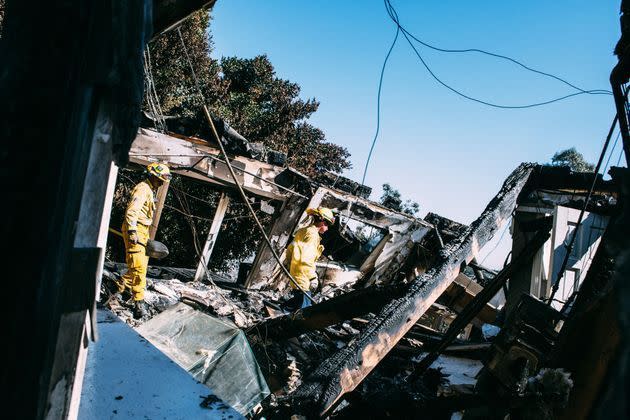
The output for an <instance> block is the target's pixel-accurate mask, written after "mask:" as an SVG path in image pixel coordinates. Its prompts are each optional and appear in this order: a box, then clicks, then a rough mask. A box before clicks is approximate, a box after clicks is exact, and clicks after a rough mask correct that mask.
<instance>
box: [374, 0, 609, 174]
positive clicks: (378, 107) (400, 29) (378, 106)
mask: <svg viewBox="0 0 630 420" xmlns="http://www.w3.org/2000/svg"><path fill="white" fill-rule="evenodd" d="M384 3H385V9H386V10H387V14H388V15H389V17H390V18H391V20H392V21H393V22H394V23H395V24H396V36H395V37H394V40H393V42H392V44H391V45H390V47H389V50H388V51H387V54H386V56H385V60H384V61H383V66H382V67H381V74H380V78H379V83H378V94H377V101H376V131H375V133H374V138H373V139H372V144H371V146H370V151H369V153H368V157H367V159H366V162H365V168H364V169H363V177H362V179H361V184H365V178H366V175H367V170H368V167H369V165H370V161H371V159H372V152H373V151H374V147H375V145H376V141H377V139H378V135H379V133H380V123H381V90H382V87H383V75H384V74H385V68H386V67H387V62H388V60H389V57H390V55H391V53H392V50H393V49H394V46H395V45H396V42H397V41H398V36H399V35H400V33H401V32H402V33H403V36H404V37H405V39H406V40H407V42H408V43H409V45H410V46H411V48H412V49H413V50H414V52H415V54H416V55H417V57H418V58H419V59H420V62H421V63H422V64H423V65H424V67H425V68H426V69H427V71H428V72H429V74H430V75H431V76H432V77H433V78H434V79H435V80H436V81H437V82H438V83H439V84H441V85H442V86H444V87H445V88H447V89H449V90H450V91H452V92H453V93H455V94H456V95H459V96H461V97H463V98H465V99H468V100H470V101H474V102H477V103H480V104H483V105H486V106H490V107H493V108H501V109H525V108H533V107H538V106H543V105H549V104H552V103H554V102H559V101H562V100H565V99H569V98H572V97H574V96H578V95H584V94H587V95H612V92H611V91H609V90H604V89H593V90H585V89H582V88H580V87H578V86H576V85H574V84H572V83H570V82H568V81H567V80H565V79H563V78H562V77H559V76H556V75H554V74H551V73H547V72H544V71H541V70H536V69H534V68H532V67H530V66H528V65H526V64H524V63H523V62H521V61H519V60H516V59H514V58H512V57H508V56H506V55H502V54H497V53H493V52H490V51H486V50H482V49H479V48H466V49H448V48H441V47H437V46H435V45H432V44H429V43H427V42H425V41H422V40H421V39H420V38H418V37H417V36H415V35H414V34H412V33H411V32H409V31H407V29H405V27H404V26H402V25H401V23H400V19H399V17H398V13H397V12H396V9H394V7H393V6H392V4H391V1H390V0H384ZM410 38H411V39H410ZM412 39H413V40H414V41H416V42H417V43H419V44H421V45H423V46H425V47H427V48H430V49H432V50H435V51H439V52H444V53H456V54H462V53H479V54H484V55H488V56H491V57H494V58H500V59H503V60H507V61H509V62H512V63H514V64H516V65H518V66H520V67H522V68H524V69H525V70H527V71H530V72H533V73H536V74H540V75H542V76H546V77H550V78H552V79H555V80H557V81H559V82H561V83H564V84H565V85H567V86H569V87H571V88H573V89H575V90H577V91H578V92H576V93H573V94H568V95H565V96H561V97H558V98H554V99H550V100H548V101H542V102H537V103H532V104H526V105H502V104H495V103H492V102H488V101H484V100H481V99H477V98H474V97H472V96H469V95H466V94H465V93H463V92H460V91H459V90H457V89H455V88H453V87H452V86H450V85H448V84H446V83H445V82H443V81H442V80H441V79H440V78H439V77H438V76H437V75H436V74H435V73H434V72H433V71H432V70H431V68H430V67H429V66H428V64H427V63H426V61H425V60H424V59H423V58H422V56H421V54H420V52H419V51H418V50H417V49H416V47H415V46H414V44H413V42H412V41H411V40H412Z"/></svg>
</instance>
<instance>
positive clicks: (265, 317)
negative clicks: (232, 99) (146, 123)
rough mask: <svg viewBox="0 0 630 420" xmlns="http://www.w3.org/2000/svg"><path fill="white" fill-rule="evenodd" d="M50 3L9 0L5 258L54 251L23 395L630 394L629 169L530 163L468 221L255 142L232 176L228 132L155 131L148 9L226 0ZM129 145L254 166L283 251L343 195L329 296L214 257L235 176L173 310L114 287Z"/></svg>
mask: <svg viewBox="0 0 630 420" xmlns="http://www.w3.org/2000/svg"><path fill="white" fill-rule="evenodd" d="M53 3H54V2H41V3H40V4H38V5H37V6H38V7H33V5H32V4H31V3H28V2H19V1H17V2H11V3H10V4H9V6H8V8H7V19H6V26H5V28H4V30H3V33H2V48H3V52H5V53H6V54H5V55H4V56H3V58H4V59H3V62H2V66H3V77H2V79H1V80H0V85H1V89H2V91H3V93H5V95H4V97H5V98H7V100H6V101H3V102H2V104H3V108H2V109H3V112H2V114H3V116H4V118H5V124H4V125H3V127H2V133H3V135H4V138H6V139H11V141H5V142H4V144H3V146H4V147H3V154H2V156H3V157H4V163H5V167H4V173H5V178H6V179H8V178H17V177H19V178H20V180H21V182H22V184H23V185H25V186H26V187H24V188H23V187H21V186H18V187H12V188H8V189H7V191H5V201H6V202H7V203H10V205H7V206H5V207H4V210H5V212H6V215H5V217H4V218H3V220H5V223H4V225H3V226H4V228H5V229H4V231H3V233H5V237H7V238H11V240H12V241H13V245H14V246H13V247H10V249H8V250H7V252H6V253H5V259H6V261H9V262H19V261H21V260H23V259H24V252H25V251H24V250H29V251H30V252H31V253H32V254H33V255H37V256H38V258H34V259H32V260H31V261H29V263H28V264H21V265H20V272H19V273H18V275H16V276H15V278H16V279H19V281H7V282H6V283H7V284H6V286H7V289H6V290H5V294H6V296H9V297H11V298H9V299H6V300H5V305H6V311H7V313H9V314H11V316H12V322H10V323H8V325H7V328H6V329H5V333H6V334H5V340H6V341H7V343H10V345H7V346H6V350H7V353H8V355H7V357H6V359H5V361H6V363H5V373H4V374H3V383H4V385H5V390H6V394H5V395H6V398H7V401H8V402H9V406H11V407H18V408H19V409H20V410H21V412H20V414H21V415H22V416H23V417H25V418H44V417H47V418H76V417H77V415H78V414H79V413H81V415H82V418H102V417H105V416H112V417H114V416H116V415H118V414H120V415H121V416H127V417H131V416H133V415H136V416H137V415H138V414H139V413H141V415H144V416H147V417H152V418H159V417H171V418H172V417H193V418H197V417H209V418H238V417H239V416H245V415H247V416H250V417H261V416H264V417H265V418H274V417H275V418H287V417H288V416H290V415H293V414H302V415H306V416H311V417H325V416H331V417H344V416H345V417H353V416H354V417H356V415H369V416H373V417H377V416H381V417H384V416H396V417H399V418H404V417H416V416H420V415H424V416H428V417H436V418H437V417H438V416H444V417H446V418H448V417H450V415H451V413H453V412H464V415H465V416H466V417H478V418H491V417H497V418H504V417H505V415H506V413H509V414H510V416H512V415H513V416H514V417H523V418H525V417H528V418H531V417H538V418H571V419H573V418H587V417H591V418H623V417H626V416H627V413H628V408H627V402H626V401H627V398H626V395H627V371H628V360H629V358H628V350H629V348H630V347H629V346H628V336H629V334H628V319H629V317H628V308H629V307H630V306H629V305H628V297H629V296H630V293H629V291H630V288H628V284H627V281H626V280H627V275H628V272H629V271H630V267H629V261H630V259H629V258H628V256H629V253H630V243H629V240H628V239H629V238H630V232H629V226H630V219H629V217H628V192H629V191H630V189H629V188H628V187H629V186H630V177H629V175H628V170H627V169H625V168H613V170H611V172H610V174H611V178H612V180H611V181H604V180H602V179H601V178H600V176H599V175H594V174H574V173H571V172H568V171H567V170H565V169H562V168H546V167H539V166H536V165H531V164H523V165H521V166H519V167H518V168H517V169H516V170H515V171H514V172H513V173H512V174H511V175H510V176H509V177H508V179H507V180H506V181H505V183H504V184H503V186H502V188H501V190H500V191H499V192H498V194H497V195H496V196H495V197H494V198H493V199H492V200H491V201H490V202H489V203H488V206H487V207H486V209H485V210H484V211H483V213H482V214H481V215H480V216H479V217H478V218H477V219H476V220H475V221H474V222H473V223H471V224H470V225H469V226H462V225H458V224H457V223H453V222H451V221H448V220H445V219H443V218H440V217H439V216H438V215H427V216H426V217H424V218H423V219H419V218H412V217H409V216H408V215H404V214H400V213H397V212H392V211H390V210H388V209H385V208H383V207H382V206H379V205H377V204H375V203H371V202H369V200H367V199H366V194H365V190H364V189H363V187H362V186H358V187H357V185H355V184H353V183H352V182H347V181H345V180H341V182H339V180H338V179H336V177H330V179H329V182H324V181H323V180H315V181H316V183H315V184H313V182H312V180H308V179H306V178H305V177H304V176H303V175H301V174H299V173H297V172H295V171H293V170H291V169H289V168H285V167H284V165H283V162H282V157H281V156H278V155H274V154H273V153H272V154H265V153H263V152H261V151H260V150H259V149H257V148H256V146H251V145H248V144H247V143H240V146H238V147H237V146H235V148H234V149H233V150H230V157H229V159H230V160H231V163H232V165H233V166H234V168H235V169H236V174H237V176H236V177H234V178H236V179H234V178H232V177H231V174H228V172H229V171H226V169H227V168H226V166H227V165H226V160H225V159H224V157H223V156H222V155H221V154H219V151H218V149H217V147H216V146H217V145H216V144H214V145H213V143H212V141H208V140H203V139H194V138H190V137H181V136H178V135H176V134H172V133H170V134H168V135H165V134H163V133H157V132H155V131H151V130H148V129H141V130H140V132H139V135H136V134H137V129H138V121H137V118H136V115H137V114H139V108H140V102H141V98H142V82H141V81H142V64H141V61H142V60H141V57H142V53H143V49H144V45H145V43H146V41H147V39H148V38H150V36H151V34H150V31H149V30H148V28H149V27H150V26H153V28H154V31H153V32H154V33H155V34H159V33H161V32H162V31H165V30H166V29H168V28H172V27H174V25H177V24H178V23H179V22H181V20H182V19H184V18H185V17H186V16H187V15H188V14H190V13H191V12H192V11H193V10H195V9H197V8H199V7H201V6H203V5H205V4H208V3H214V2H208V1H205V0H204V1H192V2H169V1H160V0H157V1H153V2H149V1H145V2H127V3H125V4H123V3H120V2H114V3H111V4H109V5H108V4H105V3H95V4H87V3H85V2H75V1H70V2H65V3H64V4H63V5H61V6H59V5H58V4H53ZM110 6H111V7H110ZM114 6H115V7H114ZM151 6H153V12H154V13H149V12H150V11H151V9H152V8H151ZM628 10H630V9H629V8H628V5H627V1H623V2H622V18H621V22H622V26H621V27H622V35H623V36H622V38H621V39H620V42H619V44H618V45H617V47H616V49H615V53H616V55H617V57H618V58H619V63H618V64H617V66H615V68H614V70H613V72H612V74H611V78H610V80H611V86H612V89H613V94H614V101H615V107H616V115H615V120H614V121H613V128H614V127H615V124H616V123H617V122H618V123H619V127H620V131H621V135H622V137H621V138H622V141H623V149H624V153H625V156H626V158H627V159H628V157H630V131H629V130H628V115H627V95H626V94H625V93H627V92H625V91H626V87H627V83H628V80H629V77H630V64H629V63H630V61H629V51H630V49H628V48H627V47H628V45H627V44H628V39H630V38H628V33H627V32H628V28H629V27H630V26H629V25H627V19H628V16H627V14H626V13H627V12H628ZM9 41H11V42H12V45H11V48H9V45H8V42H9ZM59 46H64V47H65V48H59ZM33 62H45V63H47V65H46V66H32V65H29V63H33ZM79 69H80V71H79ZM44 71H45V72H46V74H44ZM112 75H117V76H119V77H112ZM121 104H122V106H121ZM33 115H37V119H38V123H37V124H31V125H30V126H29V127H28V128H27V129H25V127H24V121H32V120H33ZM613 128H611V134H612V130H613ZM224 131H225V132H229V130H224ZM227 135H228V136H229V135H230V134H229V133H228V134H227ZM134 139H135V141H134ZM608 140H610V135H609V136H608ZM132 142H133V143H132ZM234 144H238V142H236V143H234ZM38 146H41V151H42V152H41V154H42V155H43V156H45V157H46V159H40V161H39V162H38V165H37V168H36V170H33V169H32V168H30V166H27V165H25V164H24V159H23V158H24V154H25V147H29V148H32V149H33V150H37V147H38ZM248 147H249V150H248ZM605 150H606V149H605V148H604V151H605ZM256 158H258V159H256ZM260 159H262V160H260ZM128 160H131V161H132V162H135V163H146V162H148V161H158V160H160V161H169V162H170V163H171V164H172V165H173V166H174V167H175V168H176V173H179V174H181V175H186V176H191V177H195V178H197V179H199V180H201V181H205V182H210V183H214V184H215V185H217V186H218V187H221V188H233V187H234V186H235V185H236V184H237V183H238V185H241V186H242V187H243V188H244V189H245V190H246V191H248V192H249V193H250V194H252V195H254V196H256V197H259V198H260V199H261V200H262V201H264V202H265V203H266V206H265V208H266V209H267V210H268V211H269V212H270V213H273V214H274V215H275V216H276V219H275V222H274V225H273V227H272V229H271V230H270V231H269V232H268V233H269V235H270V236H271V238H272V239H273V246H275V250H276V251H278V252H282V251H283V250H284V249H285V247H286V245H287V243H288V241H289V240H290V236H291V234H292V233H293V232H294V231H295V229H296V228H297V227H298V226H299V225H300V223H301V222H302V221H303V220H304V218H305V215H304V209H305V208H306V207H307V206H308V205H309V203H311V202H312V203H322V202H324V203H331V204H330V205H331V206H333V207H335V208H337V209H338V210H340V214H341V215H342V217H340V218H339V225H338V226H336V229H335V230H334V235H333V236H331V238H329V239H327V240H329V241H330V243H329V245H328V247H329V249H330V250H334V251H335V252H333V253H332V254H331V255H330V257H331V258H328V255H326V256H325V259H324V260H322V262H321V267H320V271H321V273H320V274H321V278H322V283H321V284H320V285H319V287H318V293H317V294H316V295H315V298H316V301H317V304H316V305H313V306H312V307H310V308H307V309H304V310H300V311H297V312H296V313H293V314H289V315H281V314H278V313H277V312H274V311H275V309H276V305H275V303H276V302H278V301H280V300H281V298H282V297H281V292H280V289H281V286H282V285H283V282H284V281H285V280H286V279H282V275H281V274H279V272H278V270H277V269H278V263H277V262H275V261H274V260H273V259H271V258H270V257H269V250H268V249H267V248H264V247H261V249H260V250H259V251H258V253H257V256H256V260H255V261H254V262H253V263H252V265H251V267H249V268H248V267H245V266H244V267H243V271H242V273H243V274H242V276H240V278H241V281H240V282H238V281H237V282H236V283H235V282H224V281H222V280H221V279H218V278H215V277H213V276H212V273H208V272H207V270H206V267H207V266H206V263H207V261H208V256H209V255H210V254H211V253H212V249H213V244H214V242H215V237H216V234H217V232H218V226H220V225H221V222H222V217H223V214H224V213H225V208H226V207H227V206H228V205H229V200H228V199H227V198H225V199H224V200H222V205H221V206H220V209H221V210H220V211H217V212H216V215H215V216H214V219H215V223H213V229H211V232H210V234H209V235H208V237H207V238H206V242H205V245H204V247H203V256H202V258H200V263H199V265H198V266H197V267H182V268H180V269H165V268H158V267H152V268H151V270H150V272H149V277H150V280H151V282H150V285H149V290H148V292H147V300H150V302H151V305H152V312H153V314H154V317H153V319H152V321H154V323H155V324H157V325H154V327H155V328H150V327H151V325H150V324H149V323H148V322H147V323H146V325H138V324H139V323H137V322H134V321H133V320H132V319H131V317H130V316H129V310H128V309H129V308H128V307H127V306H126V305H125V303H124V302H115V301H113V300H110V299H108V295H107V292H106V291H105V290H103V293H101V296H100V298H99V297H98V295H99V286H105V285H106V284H107V282H109V281H111V279H112V278H115V277H116V276H118V275H119V274H120V272H121V271H122V270H124V267H120V266H118V265H116V264H110V263H108V264H106V265H105V267H104V264H103V261H104V249H105V245H106V238H107V227H108V222H109V211H110V210H109V209H110V206H111V202H112V191H113V186H114V183H115V180H116V171H117V166H121V167H124V166H126V165H127V163H128ZM32 191H38V192H39V193H38V194H32ZM162 196H164V193H162ZM42 202H43V203H46V211H43V212H41V213H40V214H38V216H37V217H34V216H33V209H39V208H41V207H42ZM510 220H512V226H513V228H512V232H511V234H512V238H513V249H512V254H511V259H510V260H508V261H507V263H506V265H505V266H504V267H503V268H502V269H500V270H497V271H492V270H488V269H486V268H485V267H482V266H480V265H479V264H478V262H477V261H476V256H478V254H479V252H480V250H481V249H482V248H483V246H484V245H485V244H487V243H488V241H489V240H490V239H491V238H492V237H493V236H494V235H495V234H496V232H497V231H498V230H499V229H500V227H501V226H505V224H506V223H508V222H509V221H510ZM366 232H368V233H366ZM265 254H267V256H265ZM7 265H17V264H7ZM103 267H104V268H103ZM7 278H10V277H9V276H7ZM101 279H103V282H102V285H101ZM501 295H502V296H503V297H504V298H505V301H504V302H503V300H502V299H501V298H497V296H501ZM97 299H98V300H99V307H98V308H97V307H96V300H97ZM182 305H184V306H182ZM170 311H181V312H180V313H181V314H184V315H185V316H183V319H182V318H181V317H180V318H177V317H176V316H174V315H172V314H173V313H172V312H170ZM116 315H117V316H116ZM171 315H172V316H171ZM121 319H122V320H125V321H128V324H126V323H124V322H121ZM149 322H151V321H149ZM187 323H190V325H191V326H201V327H202V330H198V331H200V332H199V334H193V335H192V336H190V337H183V338H184V340H183V341H184V342H183V343H181V346H179V344H178V345H170V346H167V345H166V344H167V343H165V342H164V341H162V344H160V342H159V341H160V340H161V339H163V338H164V337H168V336H169V334H173V333H172V332H169V328H170V327H172V326H175V327H178V328H179V329H176V332H177V331H182V329H186V328H187V327H188V325H189V324H187ZM129 324H130V325H131V326H133V327H134V328H136V329H137V330H139V331H141V332H143V333H144V334H146V336H147V337H148V336H150V337H152V338H151V339H150V340H152V341H150V340H148V339H147V338H146V337H144V336H141V335H139V334H138V332H137V331H136V330H134V329H132V328H130V325H129ZM489 325H493V326H494V327H495V328H488V326H489ZM158 327H159V328H158ZM161 327H164V329H161ZM484 327H486V328H485V330H486V331H485V332H486V333H485V334H484ZM189 331H190V330H189ZM192 331H194V330H192ZM497 331H498V333H497ZM495 333H496V334H495ZM207 335H212V337H211V338H216V337H222V338H224V340H220V341H219V342H212V340H206V341H204V339H206V338H207V337H206V336H207ZM152 343H154V344H152ZM160 347H161V350H162V351H160V350H159V349H160ZM250 348H251V349H250ZM88 349H89V351H88ZM178 349H182V351H184V352H183V353H181V354H179V355H175V354H174V352H175V351H176V350H178ZM576 349H578V350H579V351H576ZM167 354H168V356H167ZM191 355H194V356H196V358H191V357H190V356H191ZM454 355H456V356H457V360H458V361H459V365H458V366H460V367H461V366H462V365H465V367H466V368H467V369H466V370H465V371H463V372H462V370H460V371H459V375H458V373H457V372H454V371H453V370H452V364H449V363H447V361H450V362H452V359H448V360H447V359H446V358H445V357H444V356H448V357H452V356H454ZM187 357H188V358H187ZM462 360H468V361H474V363H473V362H470V363H467V364H466V363H464V362H462ZM121 361H122V362H121ZM147 361H150V362H151V363H147ZM449 369H451V370H449ZM457 376H460V378H459V379H462V378H461V377H464V376H465V377H466V378H464V379H465V380H462V381H459V382H456V381H455V380H454V378H455V377H457ZM250 379H251V381H250ZM242 380H245V381H246V382H247V384H243V382H240V381H242ZM205 384H208V385H209V387H208V386H206V385H205ZM234 384H239V385H241V384H243V386H239V387H238V388H237V387H234V386H232V387H230V385H234ZM251 384H253V385H254V386H252V387H249V386H245V385H251ZM138 390H142V391H143V392H138ZM215 390H216V392H215ZM217 393H222V395H221V396H219V395H217ZM228 400H229V401H230V402H231V404H232V405H233V406H231V405H230V404H229V403H226V402H225V401H228ZM115 404H119V405H118V406H116V405H115ZM236 408H238V410H240V411H237V410H236ZM104 410H108V411H104Z"/></svg>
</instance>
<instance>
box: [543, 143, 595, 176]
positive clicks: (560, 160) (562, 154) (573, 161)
mask: <svg viewBox="0 0 630 420" xmlns="http://www.w3.org/2000/svg"><path fill="white" fill-rule="evenodd" d="M551 166H568V167H569V168H571V170H572V171H574V172H593V171H594V170H595V165H593V164H592V163H589V162H587V161H586V160H585V159H584V156H582V153H580V152H578V151H577V150H576V149H575V147H572V148H570V149H566V150H561V151H559V152H557V153H555V154H554V155H553V157H552V158H551Z"/></svg>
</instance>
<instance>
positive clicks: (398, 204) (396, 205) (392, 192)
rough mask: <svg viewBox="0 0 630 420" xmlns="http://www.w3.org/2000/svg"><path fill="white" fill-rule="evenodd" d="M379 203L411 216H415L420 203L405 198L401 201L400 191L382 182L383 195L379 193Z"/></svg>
mask: <svg viewBox="0 0 630 420" xmlns="http://www.w3.org/2000/svg"><path fill="white" fill-rule="evenodd" d="M380 203H381V204H382V205H384V206H385V207H387V208H390V209H392V210H396V211H399V212H401V213H405V214H409V215H411V216H415V215H416V214H417V213H418V212H419V211H420V205H419V204H418V203H416V202H415V201H411V200H405V201H404V202H403V200H402V197H401V195H400V192H399V191H398V190H397V189H396V188H394V187H392V186H391V185H390V184H389V183H385V184H383V195H381V200H380Z"/></svg>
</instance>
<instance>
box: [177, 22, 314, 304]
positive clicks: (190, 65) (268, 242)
mask: <svg viewBox="0 0 630 420" xmlns="http://www.w3.org/2000/svg"><path fill="white" fill-rule="evenodd" d="M177 33H178V34H179V40H180V42H181V44H182V47H183V49H184V55H185V56H186V60H187V61H188V66H189V67H190V71H191V73H192V76H193V79H194V81H195V87H196V89H197V92H198V94H199V96H200V98H201V99H202V108H203V112H204V115H205V117H206V120H207V121H208V124H209V125H210V128H211V129H212V133H213V134H214V137H215V139H216V141H217V143H218V144H219V147H220V149H221V154H222V155H223V158H224V159H225V163H226V165H227V167H228V170H229V172H230V175H231V176H232V179H233V180H234V184H235V185H236V188H237V189H238V192H239V193H240V195H241V198H242V199H243V202H244V203H245V205H246V206H247V209H248V210H249V212H250V214H251V215H252V218H253V219H254V221H255V222H256V225H257V226H258V229H259V231H260V233H261V234H262V236H263V238H264V240H265V242H266V243H267V245H268V246H269V250H271V253H272V254H273V257H274V259H275V260H276V262H277V263H278V265H279V266H280V268H281V269H282V271H283V272H284V274H285V275H286V276H287V277H288V278H289V280H290V281H291V283H292V284H293V286H295V287H296V288H297V290H299V291H300V292H301V293H302V294H303V295H304V296H306V298H307V299H308V300H310V301H311V302H312V303H316V302H315V300H314V299H313V298H312V297H311V296H310V295H309V294H308V293H306V292H305V291H304V290H302V288H300V286H299V285H298V283H297V282H296V281H295V279H294V278H293V276H292V275H291V273H289V270H287V268H286V267H285V266H284V264H283V263H282V261H281V260H280V257H279V256H278V253H277V252H276V250H275V249H274V248H273V245H272V244H271V241H270V240H269V237H268V236H267V234H266V233H265V229H264V227H263V225H262V224H261V223H260V220H258V217H257V216H256V213H255V212H254V209H253V208H252V206H251V204H250V203H249V200H248V199H247V195H245V191H244V190H243V187H241V184H240V183H239V181H238V178H237V177H236V173H234V169H233V168H232V164H231V163H230V159H229V157H228V155H227V153H226V152H225V148H224V147H223V142H222V141H221V137H219V133H218V132H217V129H216V127H215V126H214V122H213V121H212V117H211V116H210V111H208V107H207V106H206V98H205V96H204V95H203V92H202V91H201V85H200V84H199V80H198V79H197V75H196V73H195V69H194V67H193V65H192V61H191V60H190V57H189V56H188V49H187V47H186V43H185V42H184V38H183V37H182V33H181V30H180V28H179V27H178V28H177Z"/></svg>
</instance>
